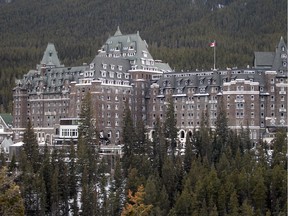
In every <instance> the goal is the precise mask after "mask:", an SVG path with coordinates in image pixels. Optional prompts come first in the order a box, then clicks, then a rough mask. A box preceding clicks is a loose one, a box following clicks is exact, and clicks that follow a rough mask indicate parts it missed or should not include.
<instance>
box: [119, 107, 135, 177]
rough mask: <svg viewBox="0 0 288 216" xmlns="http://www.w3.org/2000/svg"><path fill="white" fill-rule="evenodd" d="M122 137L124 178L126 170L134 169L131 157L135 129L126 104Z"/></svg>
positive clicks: (126, 173) (133, 149)
mask: <svg viewBox="0 0 288 216" xmlns="http://www.w3.org/2000/svg"><path fill="white" fill-rule="evenodd" d="M122 130H123V132H122V134H123V137H122V143H123V144H124V146H123V157H122V167H123V170H124V176H126V177H127V175H128V170H129V168H130V166H131V167H134V166H133V165H134V163H133V156H134V153H135V152H134V151H135V141H136V139H135V136H136V134H135V128H134V124H133V120H132V116H131V111H130V108H129V104H128V102H126V105H125V110H124V118H123V128H122Z"/></svg>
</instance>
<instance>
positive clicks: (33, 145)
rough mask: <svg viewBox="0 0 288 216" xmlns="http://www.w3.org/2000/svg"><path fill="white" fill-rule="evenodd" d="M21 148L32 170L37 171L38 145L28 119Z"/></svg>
mask: <svg viewBox="0 0 288 216" xmlns="http://www.w3.org/2000/svg"><path fill="white" fill-rule="evenodd" d="M23 150H24V152H25V154H26V159H27V161H28V162H29V163H31V165H32V168H33V171H34V172H37V171H38V169H39V146H38V142H37V138H36V134H35V133H34V129H33V127H32V123H31V121H30V120H29V121H28V123H27V127H26V129H25V132H24V134H23Z"/></svg>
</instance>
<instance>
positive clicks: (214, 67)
mask: <svg viewBox="0 0 288 216" xmlns="http://www.w3.org/2000/svg"><path fill="white" fill-rule="evenodd" d="M213 48H214V71H215V70H216V41H215V40H214V47H213Z"/></svg>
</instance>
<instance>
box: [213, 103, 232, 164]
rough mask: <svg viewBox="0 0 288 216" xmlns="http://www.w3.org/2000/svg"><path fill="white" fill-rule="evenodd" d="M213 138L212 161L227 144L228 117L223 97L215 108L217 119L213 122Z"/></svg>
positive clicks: (216, 159) (215, 160)
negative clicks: (214, 127)
mask: <svg viewBox="0 0 288 216" xmlns="http://www.w3.org/2000/svg"><path fill="white" fill-rule="evenodd" d="M215 126H216V130H215V136H216V137H215V138H214V144H213V153H212V155H213V161H214V162H217V161H218V160H219V158H220V155H221V154H222V152H223V150H224V148H225V147H226V146H227V145H226V144H227V136H228V131H229V130H228V119H227V115H226V110H225V106H224V102H223V99H221V100H220V103H219V106H218V110H217V119H216V122H215Z"/></svg>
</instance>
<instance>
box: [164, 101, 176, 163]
mask: <svg viewBox="0 0 288 216" xmlns="http://www.w3.org/2000/svg"><path fill="white" fill-rule="evenodd" d="M176 125H177V119H176V118H175V109H174V102H173V99H172V97H170V98H169V99H168V107H167V110H166V113H165V122H164V132H165V133H164V134H165V138H166V139H167V140H168V143H169V149H170V150H171V155H172V158H173V160H174V158H175V152H176V147H177V142H178V140H177V132H178V129H177V127H176Z"/></svg>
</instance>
